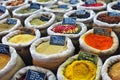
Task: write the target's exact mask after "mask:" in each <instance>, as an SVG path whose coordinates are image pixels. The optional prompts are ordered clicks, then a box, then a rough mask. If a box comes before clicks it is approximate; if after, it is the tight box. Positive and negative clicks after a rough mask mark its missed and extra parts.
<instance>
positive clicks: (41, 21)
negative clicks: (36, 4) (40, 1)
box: [25, 12, 55, 36]
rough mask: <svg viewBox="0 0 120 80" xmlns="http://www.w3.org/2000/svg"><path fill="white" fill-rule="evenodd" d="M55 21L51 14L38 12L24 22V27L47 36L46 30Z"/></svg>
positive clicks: (53, 15)
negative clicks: (34, 29) (36, 30)
mask: <svg viewBox="0 0 120 80" xmlns="http://www.w3.org/2000/svg"><path fill="white" fill-rule="evenodd" d="M54 21H55V14H54V13H51V12H38V13H36V14H33V15H31V16H29V17H28V18H27V19H26V20H25V27H31V28H36V29H39V30H40V32H41V35H42V36H47V28H48V27H49V26H51V25H52V24H53V23H54Z"/></svg>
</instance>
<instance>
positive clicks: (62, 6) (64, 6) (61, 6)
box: [58, 5, 68, 9]
mask: <svg viewBox="0 0 120 80" xmlns="http://www.w3.org/2000/svg"><path fill="white" fill-rule="evenodd" d="M67 7H68V6H67V5H59V6H58V8H63V9H67Z"/></svg>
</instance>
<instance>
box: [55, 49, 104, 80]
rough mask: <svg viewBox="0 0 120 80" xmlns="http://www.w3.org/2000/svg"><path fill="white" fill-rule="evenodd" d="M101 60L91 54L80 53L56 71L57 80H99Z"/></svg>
mask: <svg viewBox="0 0 120 80" xmlns="http://www.w3.org/2000/svg"><path fill="white" fill-rule="evenodd" d="M101 67H102V61H101V59H100V58H99V57H98V56H96V55H93V54H89V53H87V52H82V51H80V52H79V54H77V55H75V56H72V57H70V58H69V59H67V60H66V61H65V62H64V63H63V64H62V65H60V66H59V68H58V71H57V79H58V80H100V71H101Z"/></svg>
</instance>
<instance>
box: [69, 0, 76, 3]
mask: <svg viewBox="0 0 120 80" xmlns="http://www.w3.org/2000/svg"><path fill="white" fill-rule="evenodd" d="M69 3H70V4H77V3H78V0H70V1H69Z"/></svg>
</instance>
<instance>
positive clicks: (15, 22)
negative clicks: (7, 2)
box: [6, 18, 17, 25]
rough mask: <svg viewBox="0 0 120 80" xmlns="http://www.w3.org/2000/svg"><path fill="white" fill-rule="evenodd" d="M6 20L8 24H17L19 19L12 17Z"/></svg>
mask: <svg viewBox="0 0 120 80" xmlns="http://www.w3.org/2000/svg"><path fill="white" fill-rule="evenodd" d="M6 22H7V24H14V25H15V24H17V20H16V19H11V18H8V19H7V21H6Z"/></svg>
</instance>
